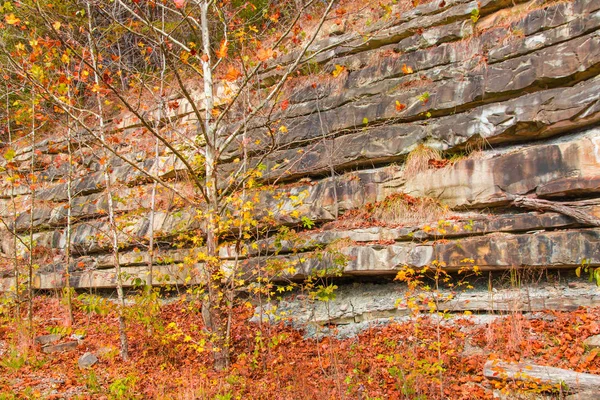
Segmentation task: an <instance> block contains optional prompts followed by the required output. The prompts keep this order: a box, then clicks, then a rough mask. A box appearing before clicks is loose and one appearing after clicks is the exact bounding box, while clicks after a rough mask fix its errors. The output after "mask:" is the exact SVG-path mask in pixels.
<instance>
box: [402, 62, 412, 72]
mask: <svg viewBox="0 0 600 400" xmlns="http://www.w3.org/2000/svg"><path fill="white" fill-rule="evenodd" d="M402 72H404V73H405V74H412V73H413V69H412V68H411V67H408V66H407V65H406V64H403V65H402Z"/></svg>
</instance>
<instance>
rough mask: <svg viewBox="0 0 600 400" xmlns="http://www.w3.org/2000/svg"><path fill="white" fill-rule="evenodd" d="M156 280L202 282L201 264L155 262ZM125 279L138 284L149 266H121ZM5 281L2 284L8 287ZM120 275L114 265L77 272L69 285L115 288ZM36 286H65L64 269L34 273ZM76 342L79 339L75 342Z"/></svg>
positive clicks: (160, 282) (126, 283)
mask: <svg viewBox="0 0 600 400" xmlns="http://www.w3.org/2000/svg"><path fill="white" fill-rule="evenodd" d="M153 269H154V275H153V276H154V282H155V284H156V285H175V284H179V285H181V284H186V285H190V284H197V283H199V282H200V276H201V271H202V269H201V266H196V267H184V266H183V265H155V266H154V268H153ZM122 273H123V274H124V276H125V278H124V279H123V286H124V287H134V286H137V287H139V286H140V285H143V283H144V282H145V278H146V276H147V274H148V270H147V268H146V267H126V268H123V269H122ZM6 284H10V282H7V281H6V280H2V284H1V285H2V287H4V288H5V290H6ZM116 284H117V275H116V272H115V269H114V268H108V269H99V270H89V271H78V272H73V273H71V276H70V285H71V287H73V288H81V289H84V288H114V287H116ZM33 285H34V287H35V288H36V289H55V288H62V287H64V286H65V283H64V274H63V273H62V272H41V273H38V274H37V275H36V276H35V279H34V282H33ZM74 343H77V342H74Z"/></svg>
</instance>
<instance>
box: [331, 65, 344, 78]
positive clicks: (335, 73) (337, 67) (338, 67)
mask: <svg viewBox="0 0 600 400" xmlns="http://www.w3.org/2000/svg"><path fill="white" fill-rule="evenodd" d="M345 70H346V67H344V66H342V65H338V64H335V69H334V70H333V72H332V73H331V75H333V77H334V78H337V77H338V76H339V75H340V74H341V73H342V72H344V71H345Z"/></svg>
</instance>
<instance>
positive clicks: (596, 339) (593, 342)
mask: <svg viewBox="0 0 600 400" xmlns="http://www.w3.org/2000/svg"><path fill="white" fill-rule="evenodd" d="M583 344H584V345H585V346H586V347H587V348H590V349H597V348H599V347H600V335H594V336H590V337H588V338H587V339H585V340H584V341H583Z"/></svg>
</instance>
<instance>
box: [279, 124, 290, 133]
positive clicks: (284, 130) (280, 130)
mask: <svg viewBox="0 0 600 400" xmlns="http://www.w3.org/2000/svg"><path fill="white" fill-rule="evenodd" d="M287 131H288V129H287V128H286V127H285V125H281V126H280V127H279V132H281V133H286V132H287Z"/></svg>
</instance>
